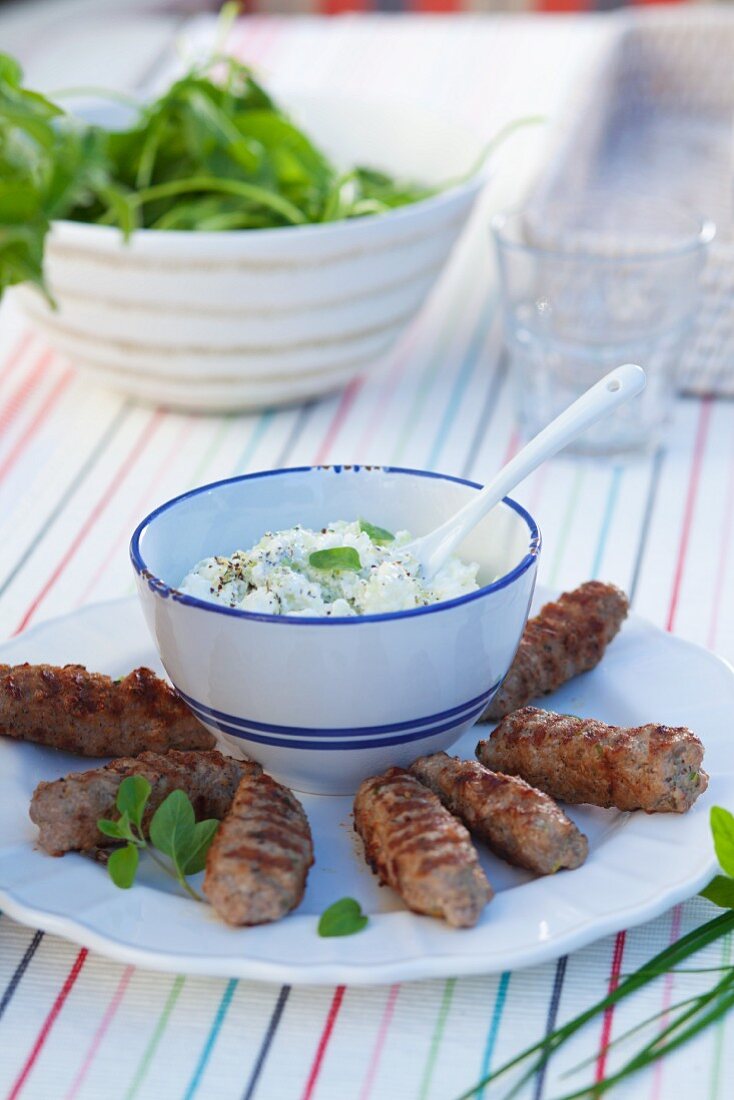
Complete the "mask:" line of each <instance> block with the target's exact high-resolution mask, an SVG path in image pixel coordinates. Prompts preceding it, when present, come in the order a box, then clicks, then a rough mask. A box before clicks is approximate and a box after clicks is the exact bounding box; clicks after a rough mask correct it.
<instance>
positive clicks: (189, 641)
mask: <svg viewBox="0 0 734 1100" xmlns="http://www.w3.org/2000/svg"><path fill="white" fill-rule="evenodd" d="M479 488H480V486H479V485H477V484H475V483H474V482H470V481H464V480H462V479H460V478H454V477H448V476H444V475H441V474H434V473H426V472H422V471H417V470H402V469H397V468H391V467H370V466H329V467H323V466H319V467H304V468H302V469H293V470H272V471H268V472H266V473H261V474H251V475H249V476H245V477H238V478H232V479H230V480H228V481H220V482H216V483H215V484H212V485H205V486H203V487H202V488H199V489H194V490H193V491H192V492H190V493H186V494H184V495H183V496H180V497H176V498H175V499H174V500H171V501H169V502H168V503H166V504H163V505H162V506H161V507H160V508H158V509H156V511H154V512H152V513H151V514H150V515H149V516H148V517H147V518H146V519H144V520H143V522H142V523H141V524H140V526H139V527H138V528H137V530H136V531H135V533H134V535H133V538H132V542H131V547H130V552H131V558H132V563H133V566H134V568H135V572H136V576H137V587H138V593H139V596H140V600H141V602H142V606H143V611H144V614H145V618H146V621H147V623H148V626H149V628H150V630H151V633H152V635H153V638H154V639H155V642H156V645H157V648H158V651H159V653H160V656H161V660H162V662H163V665H164V667H165V669H166V672H167V673H168V675H169V677H170V679H171V682H172V683H173V685H174V686H175V688H176V690H177V691H178V692H179V694H180V696H181V697H182V698H183V699H184V700H185V701H186V702H187V703H188V705H189V706H190V707H191V708H192V710H193V711H194V713H195V714H196V715H197V717H198V718H199V719H200V720H201V721H202V722H203V723H204V725H205V726H207V728H208V729H210V730H211V731H212V732H213V733H214V734H216V735H217V736H218V737H220V738H221V737H224V738H225V739H226V740H227V741H229V742H230V743H231V744H236V745H237V746H238V747H239V748H241V749H243V750H244V751H245V752H246V753H248V754H249V755H250V756H252V757H254V758H255V759H256V760H259V761H260V763H261V764H262V765H263V766H264V767H265V768H266V769H267V770H268V771H269V772H270V773H271V774H273V775H274V776H276V777H277V778H278V779H281V780H282V781H283V782H285V783H287V784H288V785H289V786H291V787H294V788H295V789H297V790H302V791H311V792H315V793H318V794H351V793H353V792H354V791H355V790H356V788H357V786H358V785H359V783H360V782H361V780H362V779H364V778H365V777H366V776H368V775H373V774H376V773H377V772H380V771H382V770H383V769H385V768H386V767H389V766H390V765H392V764H400V765H405V764H408V763H409V762H410V761H412V760H414V759H415V758H416V757H417V756H420V755H421V754H423V753H428V752H437V751H438V750H439V749H447V748H448V747H449V746H450V745H452V744H453V743H454V741H456V740H457V739H458V738H459V737H460V736H461V735H462V733H464V732H465V731H466V730H467V729H468V728H469V727H470V726H471V725H473V723H474V722H476V720H477V719H478V718H479V716H480V714H481V713H482V711H483V710H484V708H485V707H486V706H487V704H488V702H489V701H490V699H491V698H492V696H493V695H494V693H495V691H496V690H497V688H498V686H499V684H500V683H501V681H502V679H503V678H504V676H505V674H506V672H507V670H508V668H509V666H510V663H511V661H512V659H513V657H514V655H515V651H516V649H517V646H518V643H519V641H520V637H521V634H522V631H523V629H524V627H525V623H526V620H527V616H528V609H529V607H530V601H531V598H532V595H533V588H534V585H535V575H536V570H537V562H538V554H539V552H540V532H539V530H538V527H537V525H536V523H535V521H534V520H533V518H532V517H531V516H530V515H529V514H528V513H527V512H526V511H525V509H524V508H522V507H521V506H520V505H519V504H516V503H515V502H514V501H512V500H510V499H509V498H508V499H506V500H505V501H504V502H503V503H502V504H501V505H498V506H497V508H495V509H494V510H493V511H492V512H491V513H490V514H489V515H488V516H487V517H486V518H485V519H484V520H483V521H482V522H481V523H480V524H479V525H478V526H477V527H476V529H475V530H474V531H473V532H472V534H471V535H470V536H468V537H467V539H466V540H465V542H464V543H463V545H462V546H461V547H460V549H459V556H460V557H462V558H463V559H465V560H468V561H476V562H478V563H479V566H480V570H479V577H478V579H479V582H480V585H481V586H482V587H480V588H479V589H478V590H477V591H475V592H471V593H469V594H467V595H463V596H460V597H457V598H455V599H453V600H449V601H446V602H445V603H440V604H433V605H429V606H426V607H420V608H416V609H415V610H412V611H398V612H392V613H389V614H388V613H386V614H380V615H365V616H361V617H352V618H306V617H301V616H278V615H264V614H255V613H251V612H245V611H240V610H236V609H232V608H229V607H226V606H224V605H223V604H214V603H210V602H205V601H203V600H200V599H197V598H194V597H192V596H190V595H187V594H184V593H182V592H180V591H178V590H177V586H178V585H179V584H180V583H181V581H182V579H183V577H184V576H185V575H186V574H187V573H188V572H189V570H190V569H191V568H192V567H193V566H194V565H195V564H196V563H197V562H198V561H200V560H201V559H202V558H205V557H209V556H212V555H230V554H232V553H233V552H234V551H235V550H237V549H248V548H249V547H250V546H252V545H254V544H255V542H257V541H258V540H259V539H260V538H261V536H262V535H263V534H264V533H265V532H266V531H277V530H283V529H286V528H289V527H293V526H295V524H296V523H300V524H302V525H304V526H306V527H311V528H316V529H319V528H321V527H323V526H324V525H325V524H326V523H329V522H331V521H334V520H337V519H347V520H354V519H356V518H358V517H362V518H365V519H369V520H370V521H371V522H372V523H375V524H378V525H380V526H384V527H387V528H388V529H392V530H400V529H407V530H409V531H410V532H411V533H412V534H414V535H420V534H424V533H426V532H428V531H429V530H431V529H432V528H433V527H435V526H437V525H438V524H439V523H441V522H442V521H443V520H445V519H447V518H448V517H449V516H450V515H451V514H452V513H453V512H455V511H456V510H457V509H458V508H460V507H461V506H462V505H463V504H465V503H466V502H467V500H468V499H469V498H470V497H471V496H472V494H474V493H476V492H477V491H478V490H479Z"/></svg>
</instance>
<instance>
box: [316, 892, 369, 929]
mask: <svg viewBox="0 0 734 1100" xmlns="http://www.w3.org/2000/svg"><path fill="white" fill-rule="evenodd" d="M368 920H369V918H368V917H367V916H365V914H364V913H363V912H362V907H361V906H360V904H359V902H358V901H355V900H354V898H340V900H339V901H335V902H334V904H333V905H330V906H329V908H328V909H325V910H324V912H323V913H322V914H321V917H320V918H319V925H318V933H319V935H320V936H353V935H354V934H355V932H361V931H362V929H363V928H365V927H366V926H367V922H368Z"/></svg>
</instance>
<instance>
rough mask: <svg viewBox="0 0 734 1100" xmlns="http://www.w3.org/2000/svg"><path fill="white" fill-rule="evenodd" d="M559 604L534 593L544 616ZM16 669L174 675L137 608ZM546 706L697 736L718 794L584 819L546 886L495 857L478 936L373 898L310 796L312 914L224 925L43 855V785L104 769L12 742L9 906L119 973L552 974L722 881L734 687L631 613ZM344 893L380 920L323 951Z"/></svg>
mask: <svg viewBox="0 0 734 1100" xmlns="http://www.w3.org/2000/svg"><path fill="white" fill-rule="evenodd" d="M547 597H548V593H547V592H545V593H542V592H540V593H538V595H537V597H536V603H540V602H542V600H543V599H547ZM21 661H31V662H41V661H48V662H51V663H54V664H65V663H67V662H72V661H73V662H79V663H81V664H85V665H87V666H88V667H89V668H90V669H94V670H98V671H101V672H107V673H110V674H111V675H113V676H117V675H120V674H121V673H125V672H128V671H129V670H130V669H132V668H134V667H136V666H137V665H141V664H147V665H150V666H151V667H153V668H155V669H157V670H160V668H161V666H160V663H159V661H158V659H157V656H156V653H155V650H154V648H153V645H152V643H151V641H150V638H149V636H148V632H147V630H146V628H145V624H144V622H143V618H142V615H141V613H140V611H139V609H138V605H137V601H136V600H124V601H118V602H114V603H107V604H99V605H96V606H93V607H88V608H85V609H84V610H82V611H79V612H76V613H75V614H72V615H69V616H66V617H64V618H62V619H57V620H55V621H52V622H47V623H43V624H42V625H40V626H38V627H36V628H35V629H33V630H30V631H28V632H27V633H26V634H24V635H22V636H21V637H19V638H17V639H14V640H13V641H11V642H8V643H7V644H6V645H4V646H2V647H0V662H7V663H11V664H15V663H19V662H21ZM548 706H549V707H551V708H553V709H556V710H560V711H565V712H571V713H574V714H579V715H589V716H594V717H596V718H601V719H603V720H605V721H607V722H612V723H616V724H619V725H638V724H640V723H642V722H646V721H656V722H664V723H667V724H669V725H687V726H690V727H691V728H692V729H694V730H695V731H696V732H697V733H698V734H699V736H700V737H701V738H702V740H703V742H704V744H705V746H706V759H705V761H704V763H705V767H706V768H707V770H708V771H709V772H710V774H711V783H710V786H709V790H708V791H707V792H706V794H705V795H704V796H702V797H701V798H700V799H699V800H698V802H697V803H696V805H695V806H694V807H693V809H692V810H691V811H690V812H689V813H688V814H685V815H676V814H658V815H653V816H648V815H647V814H643V813H633V814H626V813H617V812H616V811H605V810H598V809H594V808H592V807H572V808H571V810H570V811H569V812H570V814H571V816H572V817H573V819H574V820H575V821H576V822H577V824H578V825H579V826H580V828H581V829H582V830H583V831H584V832H585V833H586V834H587V835H588V837H589V841H590V855H589V859H588V861H587V862H586V864H585V865H584V866H583V867H581V868H579V869H578V870H576V871H562V872H560V873H559V874H556V875H552V876H549V877H546V878H537V879H533V878H532V876H531V875H530V874H528V873H527V872H524V871H519V870H517V869H516V868H513V867H510V866H509V865H508V864H506V863H503V862H502V861H501V860H499V859H496V858H495V857H493V856H491V855H490V854H489V853H488V852H486V851H484V850H482V852H481V858H482V863H483V864H484V866H485V868H486V870H487V873H488V875H489V878H490V881H491V882H492V884H493V886H494V888H495V891H496V897H495V898H494V900H493V901H492V902H491V904H490V905H489V906H488V907H487V908H486V909H485V911H484V915H483V917H482V919H481V920H480V922H479V924H478V925H477V927H476V928H473V929H471V930H461V931H456V930H452V929H450V928H448V927H447V926H446V925H445V924H443V923H442V922H441V921H439V920H434V919H432V918H430V917H421V916H416V915H415V914H413V913H409V912H408V911H407V910H406V909H405V907H404V906H403V904H402V903H401V901H400V899H399V898H398V897H397V895H396V894H394V893H393V892H392V891H391V890H390V889H387V888H379V887H378V885H377V880H376V879H375V878H374V876H373V875H372V873H371V872H370V871H369V870H368V869H367V867H366V865H365V864H364V861H363V859H362V856H361V853H360V845H359V842H358V840H357V838H356V837H355V834H354V832H353V831H352V827H351V818H350V811H351V800H350V799H348V798H329V797H320V796H315V795H303V796H302V799H303V803H304V805H305V807H306V811H307V813H308V816H309V818H310V821H311V825H312V829H313V833H314V840H315V849H316V864H315V866H314V867H313V869H312V871H311V874H310V877H309V881H308V889H307V891H306V896H305V899H304V901H303V903H302V904H301V906H300V908H299V909H298V910H297V912H296V913H294V914H292V915H291V916H289V917H287V918H286V919H285V920H283V921H281V922H279V923H278V924H271V925H261V926H260V927H257V928H243V929H233V928H229V927H227V926H226V925H225V924H224V923H222V922H221V921H220V920H219V919H218V918H217V916H216V915H215V913H214V911H213V910H212V909H211V908H210V907H209V906H207V905H201V904H199V903H197V902H195V901H192V900H190V899H188V898H187V897H185V896H181V895H180V894H179V892H178V888H177V887H176V886H175V884H173V883H172V882H169V881H168V879H167V878H166V876H165V875H162V874H159V873H157V869H156V868H155V867H154V866H150V865H149V861H143V863H141V872H140V873H139V878H138V882H137V883H136V884H135V885H134V887H133V888H132V889H131V890H119V889H117V888H116V887H115V886H113V884H112V883H111V882H110V880H109V878H108V877H107V872H106V870H105V868H104V867H103V866H101V865H100V864H97V863H94V862H92V861H91V860H89V859H87V858H84V857H82V856H80V855H75V854H72V855H67V856H65V857H63V858H62V859H53V858H51V857H50V856H47V855H45V854H44V853H43V852H42V851H39V850H38V849H37V848H36V845H35V841H36V830H35V826H34V825H33V824H32V823H31V821H30V819H29V817H28V804H29V801H30V797H31V794H32V792H33V788H34V787H35V785H36V784H37V783H38V781H39V780H41V779H54V778H56V777H58V776H62V775H64V774H66V773H67V772H69V771H73V770H79V769H83V768H87V767H95V766H97V765H98V763H99V762H98V761H95V760H83V759H79V758H77V757H72V756H69V755H67V754H66V753H58V752H54V751H53V750H50V749H44V748H41V747H40V746H38V745H32V744H26V743H22V742H15V741H12V740H10V739H8V738H2V739H0V905H2V908H3V909H4V910H5V912H6V913H8V914H9V915H10V916H11V917H14V918H15V919H16V920H19V921H22V922H23V923H25V924H29V925H31V926H33V927H34V928H43V929H45V930H46V931H48V932H54V933H57V934H58V935H61V936H66V937H67V938H68V939H70V940H74V941H75V942H76V943H79V944H83V945H84V946H86V947H90V948H92V949H94V950H96V951H99V952H101V953H103V954H106V955H109V956H111V957H112V958H115V959H119V960H120V961H122V962H126V963H133V964H135V965H137V966H142V967H150V968H154V969H156V970H169V971H174V972H181V973H186V974H207V975H218V976H226V977H243V978H257V979H262V980H266V981H277V982H291V983H292V982H300V983H320V982H329V983H333V982H350V983H363V984H370V983H382V982H393V981H396V980H406V979H416V978H436V977H443V976H448V975H460V974H480V973H482V974H483V973H490V972H492V971H498V970H506V969H511V968H516V967H521V966H527V965H529V964H531V963H541V962H544V961H546V960H548V959H552V958H555V957H557V956H558V955H561V954H563V953H565V952H568V951H571V950H574V949H576V948H579V947H582V946H583V945H584V944H587V943H589V942H591V941H592V940H594V939H597V938H598V937H599V936H603V935H606V934H608V933H610V932H615V931H618V930H619V929H622V928H627V927H629V926H630V925H633V924H638V923H640V922H641V921H645V920H649V919H650V918H652V917H654V916H656V915H657V914H659V913H661V912H663V911H664V910H665V909H666V908H668V907H669V906H671V905H673V904H675V903H676V902H679V901H681V900H683V899H684V898H687V897H689V896H690V895H692V894H694V893H695V892H696V891H697V890H699V889H700V888H701V887H702V886H703V885H704V884H705V883H706V882H707V881H708V880H709V879H710V878H711V876H712V875H713V873H714V871H715V866H716V865H715V860H714V857H713V852H712V845H711V840H710V835H709V827H708V816H709V807H710V806H711V805H713V804H714V803H718V804H720V805H724V806H728V807H732V808H734V767H733V763H734V761H733V759H732V756H733V754H732V748H731V730H732V728H734V675H733V674H732V670H731V668H730V667H729V666H728V665H726V664H725V663H724V662H723V661H721V660H719V659H718V658H717V657H715V656H713V655H712V654H711V653H708V652H707V651H706V650H704V649H701V648H699V647H697V646H694V645H691V644H689V643H687V642H683V641H681V640H679V639H677V638H674V637H672V636H671V635H669V634H665V633H663V632H662V631H660V630H658V629H657V628H655V627H653V626H651V625H649V624H648V623H645V622H644V621H641V620H640V619H638V618H636V617H634V616H632V617H631V618H630V620H629V621H628V622H627V623H626V625H625V627H624V629H623V631H622V633H621V634H620V636H619V637H618V638H617V639H616V640H615V641H614V643H613V644H612V645H611V647H610V648H609V651H608V653H607V655H606V657H605V658H604V660H603V662H602V663H601V665H600V666H599V667H598V668H597V669H595V670H594V671H593V672H591V673H588V674H586V675H584V676H582V677H579V678H578V679H576V680H575V681H573V682H572V683H570V684H568V685H566V687H565V688H563V689H562V690H560V691H558V692H557V693H556V694H555V695H554V696H553V697H552V698H550V699H549V701H548ZM357 717H358V716H355V721H356V720H357ZM487 733H488V728H487V727H486V726H480V727H478V728H475V729H474V730H471V731H470V732H469V733H468V734H466V735H465V736H464V737H463V738H462V740H461V741H460V742H459V743H458V744H457V745H456V746H455V751H456V752H458V753H459V754H460V755H462V756H465V757H472V755H473V751H474V746H475V744H476V741H477V735H478V734H480V735H481V736H486V735H487ZM347 895H349V896H352V897H355V898H357V899H358V900H359V901H360V903H361V904H362V907H363V909H364V910H365V912H367V913H368V914H369V916H370V921H369V924H368V926H367V928H366V929H365V931H363V932H361V933H359V934H358V935H354V936H349V937H345V938H334V939H323V938H321V937H319V936H318V935H317V932H316V925H317V920H318V915H319V914H320V913H321V912H322V911H323V909H325V908H326V906H327V905H329V904H331V902H334V901H336V900H337V899H338V898H341V897H344V896H347Z"/></svg>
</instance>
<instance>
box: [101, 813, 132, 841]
mask: <svg viewBox="0 0 734 1100" xmlns="http://www.w3.org/2000/svg"><path fill="white" fill-rule="evenodd" d="M97 828H98V829H99V831H100V833H103V834H104V835H105V836H111V837H114V838H115V839H116V840H125V839H127V835H128V834H127V830H126V829H125V823H123V822H122V821H110V820H109V819H108V818H105V817H100V819H99V821H98V822H97Z"/></svg>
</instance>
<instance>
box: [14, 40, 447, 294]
mask: <svg viewBox="0 0 734 1100" xmlns="http://www.w3.org/2000/svg"><path fill="white" fill-rule="evenodd" d="M111 98H114V97H113V96H111ZM432 193H433V192H432V190H431V189H429V188H425V187H420V186H416V185H413V184H410V183H406V182H398V181H396V180H393V179H392V178H391V177H390V176H387V175H385V174H384V173H382V172H378V171H374V170H372V169H370V168H364V167H355V168H352V169H350V170H349V171H342V170H341V169H340V168H338V167H337V166H336V165H335V164H333V163H332V162H331V161H330V160H329V159H328V158H327V157H326V156H325V155H324V153H322V152H321V150H320V149H318V148H317V147H316V146H315V145H314V144H313V142H312V141H311V139H310V138H309V137H308V136H307V135H306V134H305V133H304V132H303V130H301V129H300V128H299V127H298V126H297V125H296V124H295V123H294V122H293V121H291V119H290V118H289V117H288V115H286V114H285V113H284V112H283V111H282V110H281V108H280V107H279V106H278V105H277V104H276V103H275V102H274V101H273V99H272V98H271V96H270V95H269V94H268V92H267V91H266V90H265V89H264V88H263V87H262V85H261V84H260V83H259V82H258V81H257V79H256V78H255V76H254V75H253V73H252V71H251V70H250V69H249V68H248V67H247V66H246V65H243V64H241V63H240V62H238V61H236V60H235V59H234V58H231V57H221V56H214V57H212V58H211V59H210V60H208V61H206V62H205V63H203V64H201V65H199V66H197V67H195V68H193V69H191V70H189V71H188V72H187V73H186V74H185V75H183V76H182V77H181V78H180V79H179V80H176V81H175V82H174V83H173V84H172V85H171V86H170V87H169V88H168V90H167V91H165V92H164V93H163V95H161V96H160V97H159V98H158V99H156V100H154V101H153V102H150V103H145V104H141V105H140V106H138V107H133V108H132V118H131V119H130V120H129V122H128V125H127V127H126V128H125V129H116V130H111V129H105V128H103V127H101V126H97V125H91V124H88V123H86V122H85V121H84V120H83V119H81V118H78V117H75V116H74V115H73V114H71V113H68V112H66V111H65V110H64V109H63V108H62V107H60V106H59V105H57V104H56V103H53V102H52V101H51V100H50V99H47V98H46V97H45V96H42V95H39V94H38V93H37V92H34V91H31V90H29V89H28V88H25V87H24V86H23V80H22V72H21V69H20V67H19V66H18V64H17V63H16V62H15V61H14V60H13V59H12V58H11V57H9V56H7V55H4V54H0V294H1V293H2V291H3V290H4V289H5V288H6V287H8V286H12V285H13V284H15V283H23V282H30V283H35V284H36V285H37V286H38V287H40V288H41V289H45V287H44V281H43V252H44V243H45V238H46V234H47V233H48V230H49V228H50V223H51V221H52V220H54V219H60V218H63V219H71V220H73V221H80V222H89V223H95V224H101V225H114V226H118V227H119V228H120V229H121V230H122V231H123V233H124V234H125V235H126V236H127V235H129V234H130V233H132V232H134V230H135V229H137V228H140V227H145V228H148V229H158V230H192V231H193V230H199V231H204V230H209V231H211V230H238V229H272V228H275V227H278V226H294V225H307V224H314V223H319V222H330V221H336V220H341V219H344V218H359V217H365V216H368V215H372V214H379V213H383V212H385V211H388V210H392V209H395V208H396V207H399V206H404V205H405V204H407V203H413V202H416V201H418V200H419V199H422V198H425V197H427V196H428V195H430V194H432Z"/></svg>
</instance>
